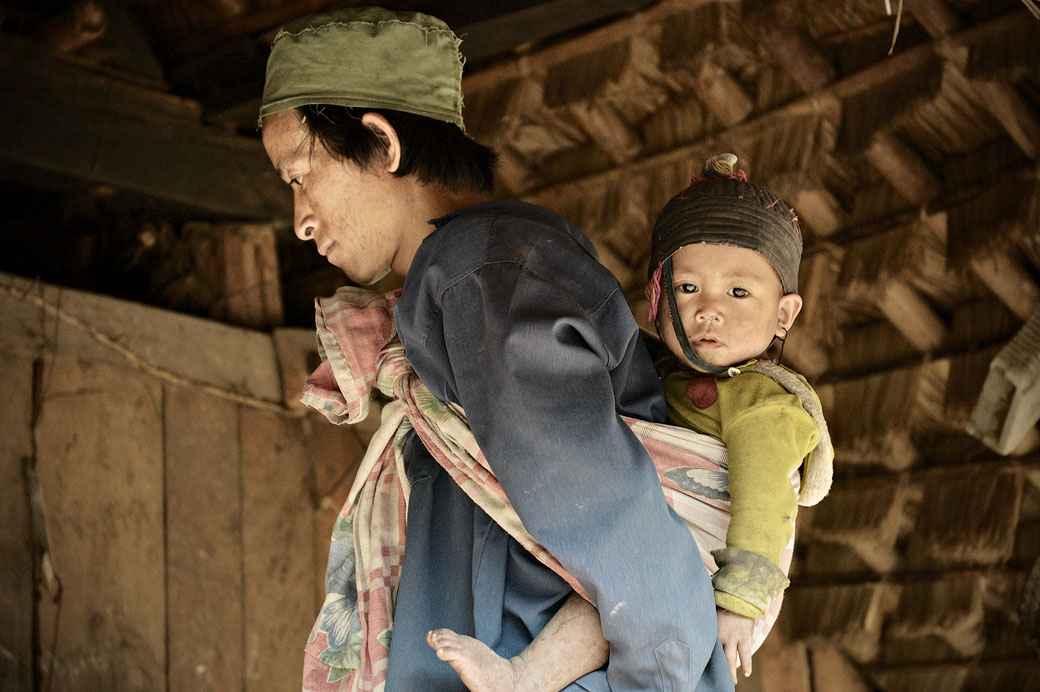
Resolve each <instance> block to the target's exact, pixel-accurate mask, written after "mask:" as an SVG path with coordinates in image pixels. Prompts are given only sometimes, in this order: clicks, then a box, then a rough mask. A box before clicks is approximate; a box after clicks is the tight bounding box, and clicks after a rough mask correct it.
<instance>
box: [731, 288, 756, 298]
mask: <svg viewBox="0 0 1040 692" xmlns="http://www.w3.org/2000/svg"><path fill="white" fill-rule="evenodd" d="M729 294H730V295H731V296H733V297H734V298H747V297H748V296H749V295H751V291H749V290H747V289H746V288H741V287H740V286H734V287H733V288H731V289H729Z"/></svg>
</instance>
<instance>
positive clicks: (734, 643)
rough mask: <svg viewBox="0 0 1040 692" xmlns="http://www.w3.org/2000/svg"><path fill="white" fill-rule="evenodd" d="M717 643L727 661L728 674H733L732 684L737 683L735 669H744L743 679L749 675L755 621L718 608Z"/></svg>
mask: <svg viewBox="0 0 1040 692" xmlns="http://www.w3.org/2000/svg"><path fill="white" fill-rule="evenodd" d="M717 610H718V616H719V641H721V642H722V650H723V651H725V652H726V660H727V661H729V672H730V673H732V674H733V682H734V683H736V682H737V668H738V667H740V668H743V669H744V677H747V676H749V675H751V633H752V631H754V629H755V621H754V620H752V619H751V618H746V617H744V616H743V615H737V614H736V613H731V612H729V611H728V610H723V609H722V608H718V609H717Z"/></svg>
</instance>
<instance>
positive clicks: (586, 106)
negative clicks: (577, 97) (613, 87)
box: [568, 101, 642, 164]
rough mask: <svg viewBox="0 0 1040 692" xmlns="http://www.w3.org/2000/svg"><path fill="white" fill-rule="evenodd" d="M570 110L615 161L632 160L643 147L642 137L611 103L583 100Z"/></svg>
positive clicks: (618, 162) (597, 144) (619, 162)
mask: <svg viewBox="0 0 1040 692" xmlns="http://www.w3.org/2000/svg"><path fill="white" fill-rule="evenodd" d="M568 110H569V111H570V112H571V113H572V114H573V115H574V117H575V118H576V119H577V121H578V122H579V123H581V126H582V128H583V129H584V130H585V131H586V132H588V134H589V137H591V138H592V140H593V141H594V142H595V143H596V146H598V147H599V148H600V149H602V150H603V151H605V152H607V155H608V156H610V158H611V160H613V161H614V163H617V164H622V163H624V162H625V161H630V160H631V159H632V158H633V157H635V156H636V155H637V154H638V153H639V151H640V149H642V141H641V140H640V138H639V137H638V136H636V134H635V133H634V132H632V130H631V128H629V126H628V123H626V122H625V121H624V120H622V119H621V117H620V116H619V115H618V114H617V112H616V111H614V109H613V108H612V107H611V106H610V104H609V103H599V102H589V101H581V102H578V103H575V104H573V105H572V106H571V107H570V108H569V109H568Z"/></svg>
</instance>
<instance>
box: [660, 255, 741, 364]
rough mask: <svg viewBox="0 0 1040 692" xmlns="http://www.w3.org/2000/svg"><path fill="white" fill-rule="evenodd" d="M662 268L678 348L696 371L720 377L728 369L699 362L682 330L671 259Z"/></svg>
mask: <svg viewBox="0 0 1040 692" xmlns="http://www.w3.org/2000/svg"><path fill="white" fill-rule="evenodd" d="M661 268H662V277H661V278H662V281H661V283H663V284H664V292H665V295H666V296H667V297H668V313H669V314H670V316H671V318H672V329H674V330H675V338H676V339H678V340H679V346H680V348H682V352H683V355H684V356H686V358H687V359H688V360H689V361H690V363H691V364H692V365H693V366H694V367H695V368H697V369H698V370H703V371H704V372H707V373H711V374H712V375H721V374H722V373H724V372H726V371H727V369H728V368H720V367H719V366H717V365H711V364H710V363H705V362H704V361H703V360H701V358H700V356H698V355H697V353H696V352H695V351H694V350H693V346H691V345H690V339H689V337H687V336H686V330H685V329H684V328H683V323H682V317H680V316H679V305H678V303H677V302H676V300H675V287H674V285H673V283H672V258H671V257H670V256H669V257H666V258H665V260H664V262H662V263H661Z"/></svg>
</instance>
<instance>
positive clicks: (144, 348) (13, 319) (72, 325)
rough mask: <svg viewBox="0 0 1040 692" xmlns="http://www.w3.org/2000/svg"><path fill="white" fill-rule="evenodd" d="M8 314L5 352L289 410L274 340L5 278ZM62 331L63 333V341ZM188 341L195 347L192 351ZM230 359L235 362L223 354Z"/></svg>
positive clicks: (1, 278)
mask: <svg viewBox="0 0 1040 692" xmlns="http://www.w3.org/2000/svg"><path fill="white" fill-rule="evenodd" d="M0 314H2V315H3V316H4V320H5V321H6V326H7V328H6V329H4V330H0V351H7V352H10V353H14V354H21V355H25V356H28V357H35V356H36V355H37V354H38V353H40V350H41V349H43V348H45V347H46V348H50V349H54V350H55V352H56V353H58V354H69V355H73V356H76V357H78V358H83V359H85V360H89V361H92V362H101V363H111V364H115V365H119V366H121V367H129V368H136V369H139V370H144V371H146V372H149V373H151V374H153V375H157V376H159V377H161V378H163V379H165V380H166V381H170V382H178V381H183V382H185V383H190V384H191V385H192V386H197V387H200V388H202V389H215V390H220V391H222V392H227V393H229V394H236V395H240V396H241V397H242V398H243V400H246V401H247V403H248V402H252V403H254V404H255V405H257V406H260V407H261V408H263V407H270V408H272V409H277V410H284V408H283V407H282V405H281V401H282V387H281V381H280V379H279V375H278V368H277V367H276V365H275V358H274V346H273V344H272V342H271V337H270V336H269V335H267V334H263V333H259V332H255V331H251V330H247V329H241V328H235V327H231V326H229V325H226V324H221V323H219V322H215V321H213V320H206V319H201V318H198V317H194V316H191V315H183V314H179V313H175V312H171V311H169V310H160V309H158V308H153V307H148V306H145V305H141V304H139V303H134V302H131V301H127V300H120V299H117V298H110V297H107V296H100V295H96V294H92V293H87V292H85V291H77V290H74V289H67V288H59V287H56V286H50V285H47V284H39V283H35V282H33V281H30V280H28V279H24V278H21V277H16V276H12V275H10V274H3V273H0ZM140 325H148V328H147V329H141V328H140ZM55 329H60V330H61V338H60V339H58V340H56V341H55V340H54V338H53V336H51V335H52V333H53V331H54V330H55ZM185 334H191V338H190V340H189V342H190V344H191V348H185V346H184V344H185ZM228 353H234V354H235V357H234V358H227V357H223V356H219V357H218V356H217V355H216V354H228Z"/></svg>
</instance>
